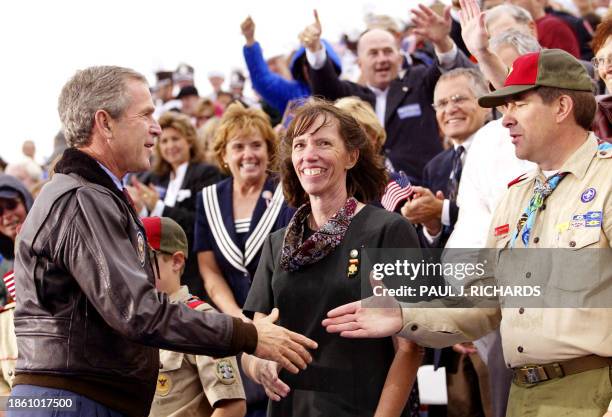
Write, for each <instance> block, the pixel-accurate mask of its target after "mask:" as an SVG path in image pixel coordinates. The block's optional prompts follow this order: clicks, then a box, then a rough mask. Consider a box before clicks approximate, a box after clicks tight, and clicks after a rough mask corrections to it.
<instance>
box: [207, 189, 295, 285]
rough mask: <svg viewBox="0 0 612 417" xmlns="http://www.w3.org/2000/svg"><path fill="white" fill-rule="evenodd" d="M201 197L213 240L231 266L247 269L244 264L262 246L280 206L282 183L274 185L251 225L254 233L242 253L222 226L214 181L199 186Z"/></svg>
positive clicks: (241, 269)
mask: <svg viewBox="0 0 612 417" xmlns="http://www.w3.org/2000/svg"><path fill="white" fill-rule="evenodd" d="M202 201H203V203H204V212H205V213H206V218H207V220H208V225H209V227H210V230H211V231H212V234H213V237H214V238H215V241H216V242H217V244H218V245H219V250H220V251H221V253H222V254H223V256H224V257H225V259H227V261H228V262H229V263H230V264H231V265H232V266H233V267H234V268H236V269H237V270H239V271H241V272H245V273H246V272H248V271H247V268H246V267H247V265H248V264H249V263H251V261H252V260H253V258H255V256H256V255H257V254H258V253H259V249H261V246H262V245H263V242H264V240H265V239H266V237H267V236H268V235H269V234H270V231H271V230H272V227H273V226H274V223H276V218H277V217H278V214H279V213H280V210H281V208H282V206H283V190H282V187H281V185H280V184H279V185H278V186H277V187H276V190H275V191H274V196H273V197H272V200H271V201H270V204H269V205H268V208H266V211H265V212H264V214H263V215H262V216H261V219H259V223H257V226H256V227H255V228H254V229H253V228H252V230H253V233H251V235H250V236H249V237H248V239H247V241H246V244H245V250H244V253H243V252H242V250H240V248H239V247H238V246H237V245H236V243H234V241H233V240H232V238H231V237H230V234H229V233H228V231H227V229H226V228H225V223H224V222H223V216H222V214H221V208H220V206H219V198H218V196H217V184H213V185H210V186H208V187H205V188H204V189H203V190H202Z"/></svg>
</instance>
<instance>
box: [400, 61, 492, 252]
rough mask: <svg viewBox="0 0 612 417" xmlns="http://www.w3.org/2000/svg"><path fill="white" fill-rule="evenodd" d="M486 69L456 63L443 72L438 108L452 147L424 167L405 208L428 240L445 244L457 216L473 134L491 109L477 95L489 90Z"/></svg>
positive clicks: (436, 96)
mask: <svg viewBox="0 0 612 417" xmlns="http://www.w3.org/2000/svg"><path fill="white" fill-rule="evenodd" d="M487 91H488V90H487V84H486V81H485V80H484V77H483V76H482V74H481V73H480V72H479V71H477V70H475V69H472V68H457V69H454V70H452V71H449V72H447V73H445V74H444V75H442V77H440V80H439V81H438V83H437V84H436V88H435V91H434V100H433V107H434V108H435V111H436V119H437V121H438V125H439V126H440V130H441V132H442V134H443V135H444V136H445V137H447V138H448V139H450V140H451V141H452V144H453V146H451V147H450V148H449V149H447V150H445V151H443V152H442V153H440V154H438V155H437V156H435V157H434V158H433V159H432V160H431V161H429V162H428V163H427V165H426V166H425V168H424V169H423V186H422V187H415V198H414V199H412V200H411V201H408V202H407V203H406V204H405V205H404V207H403V208H402V213H403V214H404V216H406V217H407V218H408V219H409V220H410V221H411V222H412V223H414V224H422V225H423V228H422V233H423V236H424V239H422V240H423V243H424V244H425V245H426V246H429V247H439V248H443V247H444V245H445V243H446V240H447V239H448V237H449V236H450V233H451V232H452V228H453V225H454V224H455V222H456V221H457V215H458V213H459V207H458V206H457V203H456V197H457V191H458V188H459V181H460V179H461V172H462V170H463V163H464V162H465V159H466V156H467V153H468V151H469V147H470V144H471V142H472V137H473V135H474V133H476V131H477V130H478V129H480V128H481V127H482V126H483V125H484V124H485V123H486V122H487V120H488V118H489V115H490V111H489V110H488V109H483V108H482V107H480V106H478V103H477V102H476V99H477V98H478V97H479V96H481V95H483V94H486V93H487Z"/></svg>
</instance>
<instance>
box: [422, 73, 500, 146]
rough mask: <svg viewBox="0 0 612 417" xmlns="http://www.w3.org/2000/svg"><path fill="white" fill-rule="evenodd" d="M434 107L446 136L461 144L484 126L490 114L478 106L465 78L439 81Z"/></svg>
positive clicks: (439, 124)
mask: <svg viewBox="0 0 612 417" xmlns="http://www.w3.org/2000/svg"><path fill="white" fill-rule="evenodd" d="M434 107H435V108H436V120H437V121H438V126H440V129H441V130H442V133H443V134H444V136H447V137H450V138H451V139H453V140H454V141H456V142H459V143H460V142H463V141H464V140H466V139H467V138H469V137H470V136H471V135H473V134H474V132H476V131H477V130H478V129H480V128H481V127H482V126H483V125H484V123H485V120H486V117H487V114H488V112H489V111H488V110H487V109H483V108H482V107H480V106H479V105H478V102H477V101H476V96H475V94H474V92H473V91H472V86H471V83H470V81H469V80H468V79H467V77H465V76H459V77H454V78H449V79H444V80H441V81H439V82H438V84H437V85H436V89H435V91H434Z"/></svg>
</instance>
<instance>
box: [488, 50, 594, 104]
mask: <svg viewBox="0 0 612 417" xmlns="http://www.w3.org/2000/svg"><path fill="white" fill-rule="evenodd" d="M538 87H553V88H560V89H564V90H576V91H588V92H591V93H592V92H593V83H592V82H591V77H589V74H588V73H587V71H586V69H585V68H584V66H583V65H582V64H581V63H580V61H578V60H577V59H576V58H574V57H573V56H572V55H570V54H569V53H567V52H565V51H563V50H561V49H544V50H542V51H540V52H533V53H529V54H525V55H521V56H520V57H518V58H517V59H516V60H515V61H514V63H513V64H512V68H510V73H509V74H508V77H507V78H506V81H505V82H504V87H503V88H500V89H499V90H497V91H494V92H493V93H491V94H487V95H484V96H482V97H480V98H479V99H478V104H479V105H480V106H481V107H497V106H501V105H504V104H506V103H507V101H508V99H509V98H514V96H517V95H520V94H522V93H524V92H527V91H530V90H534V89H536V88H538Z"/></svg>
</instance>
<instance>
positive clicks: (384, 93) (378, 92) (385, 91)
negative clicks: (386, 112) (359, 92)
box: [368, 84, 389, 96]
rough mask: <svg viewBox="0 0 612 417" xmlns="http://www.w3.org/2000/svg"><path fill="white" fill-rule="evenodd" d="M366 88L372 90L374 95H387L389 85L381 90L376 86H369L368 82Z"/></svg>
mask: <svg viewBox="0 0 612 417" xmlns="http://www.w3.org/2000/svg"><path fill="white" fill-rule="evenodd" d="M368 88H369V89H370V90H372V92H373V93H374V94H375V95H376V96H382V95H385V96H386V95H387V93H388V92H389V87H387V88H385V89H384V90H381V89H380V88H376V87H373V86H371V85H370V84H368Z"/></svg>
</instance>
